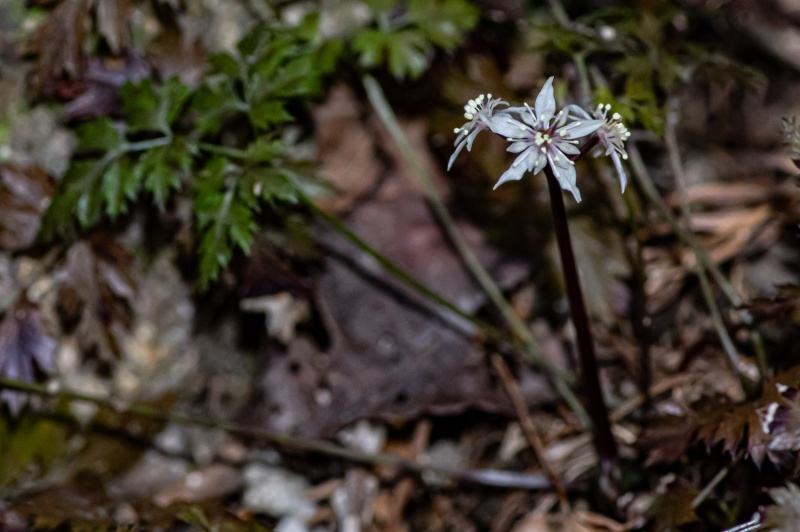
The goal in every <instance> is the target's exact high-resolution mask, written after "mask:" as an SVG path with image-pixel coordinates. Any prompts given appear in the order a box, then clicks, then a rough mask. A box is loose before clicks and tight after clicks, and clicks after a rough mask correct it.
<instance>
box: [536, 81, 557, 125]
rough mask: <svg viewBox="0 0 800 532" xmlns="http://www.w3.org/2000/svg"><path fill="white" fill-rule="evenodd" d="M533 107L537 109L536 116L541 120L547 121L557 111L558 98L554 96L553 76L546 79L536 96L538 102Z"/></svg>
mask: <svg viewBox="0 0 800 532" xmlns="http://www.w3.org/2000/svg"><path fill="white" fill-rule="evenodd" d="M533 108H534V109H535V110H536V117H537V118H538V119H539V120H542V121H547V120H549V119H551V118H552V117H553V115H554V114H555V112H556V99H555V97H554V96H553V77H552V76H551V77H550V79H548V80H547V81H545V83H544V86H543V87H542V90H541V91H539V95H538V96H537V97H536V103H535V104H534V106H533Z"/></svg>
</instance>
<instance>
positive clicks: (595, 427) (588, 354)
mask: <svg viewBox="0 0 800 532" xmlns="http://www.w3.org/2000/svg"><path fill="white" fill-rule="evenodd" d="M544 172H545V175H546V176H547V185H548V190H549V192H550V205H551V207H552V210H553V222H554V224H555V233H556V240H557V241H558V251H559V255H560V256H561V268H562V270H563V272H564V282H565V284H566V287H567V298H568V299H569V307H570V313H571V315H572V323H573V325H574V326H575V334H576V336H577V340H578V355H579V357H580V361H581V376H582V379H581V380H582V382H583V388H584V390H585V391H586V399H587V411H588V413H589V417H590V418H591V420H592V434H593V436H594V444H595V448H596V449H597V454H598V456H599V457H600V459H601V462H602V464H603V466H609V465H611V464H613V463H614V462H615V461H616V459H617V444H616V441H615V440H614V437H613V435H612V434H611V424H610V422H609V418H608V408H607V407H606V403H605V400H604V399H603V390H602V387H601V385H600V371H599V367H598V364H597V356H596V355H595V352H594V342H593V339H592V332H591V329H590V327H589V317H588V315H587V314H586V306H585V304H584V302H583V294H582V292H581V283H580V277H579V275H578V268H577V266H576V264H575V255H574V254H573V251H572V242H571V239H570V235H569V224H568V223H567V213H566V209H565V208H564V198H563V196H562V193H561V187H560V186H559V184H558V181H557V180H556V178H555V176H554V175H553V171H552V170H551V169H550V167H549V166H545V169H544Z"/></svg>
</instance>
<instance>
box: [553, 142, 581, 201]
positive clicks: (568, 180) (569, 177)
mask: <svg viewBox="0 0 800 532" xmlns="http://www.w3.org/2000/svg"><path fill="white" fill-rule="evenodd" d="M547 160H548V161H549V162H550V169H551V170H552V171H553V175H554V176H555V177H556V179H557V180H558V184H559V185H561V188H562V189H564V190H568V191H570V192H572V195H573V196H574V197H575V201H577V202H578V203H580V202H581V192H580V190H578V187H577V186H576V174H575V167H573V166H572V165H571V164H568V165H567V166H558V165H557V164H555V163H554V162H553V158H552V157H550V154H548V155H547Z"/></svg>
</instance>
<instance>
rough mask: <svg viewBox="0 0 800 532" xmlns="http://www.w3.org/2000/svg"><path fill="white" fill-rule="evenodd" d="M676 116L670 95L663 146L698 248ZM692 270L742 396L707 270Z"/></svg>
mask: <svg viewBox="0 0 800 532" xmlns="http://www.w3.org/2000/svg"><path fill="white" fill-rule="evenodd" d="M678 118H679V113H678V99H677V97H672V98H670V100H669V101H668V102H667V117H666V123H665V126H664V145H665V147H666V149H667V155H668V156H669V157H668V158H669V163H670V168H671V170H672V175H673V177H674V178H675V186H676V189H677V191H678V201H679V202H680V205H681V211H682V212H683V216H684V218H685V220H686V233H687V236H688V238H689V240H690V241H691V242H692V248H699V247H700V246H699V245H698V244H697V240H696V239H695V237H694V232H693V231H692V211H691V206H690V205H689V200H688V198H687V196H686V188H687V185H686V172H685V171H684V168H683V161H681V153H680V148H679V147H678V138H677V135H676V128H677V125H678ZM696 272H697V278H698V279H699V281H700V290H701V291H702V293H703V299H704V300H705V302H706V306H707V307H708V311H709V313H710V315H711V321H712V323H713V324H714V329H715V330H716V332H717V336H718V337H719V341H720V343H721V344H722V349H723V351H724V352H725V355H726V356H727V357H728V361H729V362H730V364H731V367H732V369H733V370H734V371H735V372H736V374H737V375H738V376H739V380H740V381H741V385H742V394H743V395H744V394H745V390H746V389H747V386H746V382H747V381H746V378H745V376H744V374H743V372H742V369H741V368H742V362H741V360H740V358H739V353H738V352H737V351H736V346H734V345H733V340H731V337H730V335H729V334H728V329H726V328H725V323H724V322H723V321H722V315H721V314H720V311H719V308H717V304H716V302H715V301H714V293H713V292H712V290H711V284H710V283H709V282H708V272H707V271H706V269H705V267H703V266H702V265H701V264H700V263H699V262H697V268H696Z"/></svg>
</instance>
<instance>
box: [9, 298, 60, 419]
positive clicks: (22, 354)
mask: <svg viewBox="0 0 800 532" xmlns="http://www.w3.org/2000/svg"><path fill="white" fill-rule="evenodd" d="M55 348H56V340H55V339H54V338H53V337H52V336H50V334H48V333H47V331H45V330H44V327H43V326H42V321H41V317H40V313H39V308H38V307H37V306H36V305H34V304H33V303H31V302H30V301H28V300H27V299H24V298H21V299H20V300H19V301H17V304H16V305H15V306H14V307H13V308H11V309H9V311H8V312H6V315H5V317H4V318H3V321H2V322H0V376H3V377H5V378H8V379H14V380H18V381H22V382H29V383H33V382H36V380H37V372H44V373H48V374H49V373H53V372H54V371H55V356H54V354H55ZM26 400H27V394H24V393H20V392H14V391H11V390H3V391H1V392H0V403H6V404H7V405H8V407H9V409H10V410H11V413H12V414H13V415H15V416H16V415H17V414H18V413H19V411H20V410H21V409H22V407H23V405H24V404H25V402H26Z"/></svg>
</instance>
